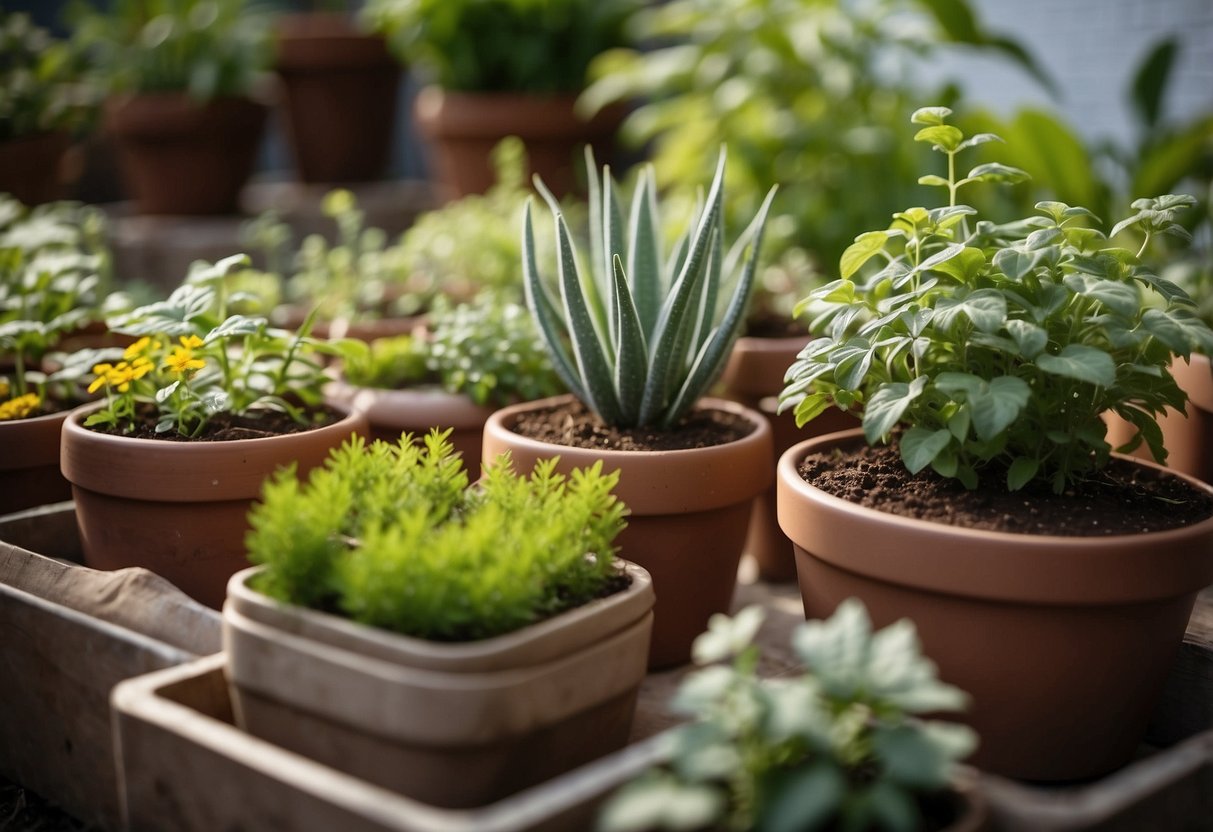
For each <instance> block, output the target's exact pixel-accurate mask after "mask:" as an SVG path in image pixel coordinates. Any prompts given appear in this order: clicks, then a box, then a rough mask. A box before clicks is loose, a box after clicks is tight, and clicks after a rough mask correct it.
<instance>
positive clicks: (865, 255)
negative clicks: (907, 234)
mask: <svg viewBox="0 0 1213 832" xmlns="http://www.w3.org/2000/svg"><path fill="white" fill-rule="evenodd" d="M888 241H889V237H888V235H887V234H886V233H885V232H883V231H868V232H866V233H864V234H860V235H859V236H858V237H856V238H855V242H853V243H851V245H849V246H847V249H846V251H844V252H843V253H842V257H841V258H840V259H839V261H838V268H839V275H840V276H841V277H842V278H843V279H844V280H847V279H849V278H850V277H852V276H853V275H854V274H855V273H856V272H857V271H859V270H860V269H861V268H862V267H863V264H864V263H866V262H868V261H869V260H871V259H872V258H873V257H875V256H876V255H877V254H878V253H880V252H881V251H883V250H884V247H885V245H886V244H887V243H888Z"/></svg>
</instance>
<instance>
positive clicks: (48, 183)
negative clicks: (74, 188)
mask: <svg viewBox="0 0 1213 832" xmlns="http://www.w3.org/2000/svg"><path fill="white" fill-rule="evenodd" d="M70 143H71V140H70V138H69V136H68V135H67V133H64V132H62V131H54V132H50V133H36V134H34V135H32V136H22V137H21V138H19V139H13V140H12V141H8V142H0V193H8V194H11V195H12V196H14V197H16V198H17V199H18V200H20V201H21V202H23V203H24V204H26V205H41V204H42V203H44V202H53V201H54V200H56V199H60V198H62V191H63V183H62V181H61V180H60V165H61V164H62V162H63V156H64V154H65V153H67V148H68V145H69V144H70Z"/></svg>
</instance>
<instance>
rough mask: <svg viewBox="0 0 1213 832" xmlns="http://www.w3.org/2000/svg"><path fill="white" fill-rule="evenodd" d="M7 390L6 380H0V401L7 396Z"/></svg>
mask: <svg viewBox="0 0 1213 832" xmlns="http://www.w3.org/2000/svg"><path fill="white" fill-rule="evenodd" d="M8 390H9V386H8V379H6V378H0V399H2V398H4V397H5V396H7V395H8Z"/></svg>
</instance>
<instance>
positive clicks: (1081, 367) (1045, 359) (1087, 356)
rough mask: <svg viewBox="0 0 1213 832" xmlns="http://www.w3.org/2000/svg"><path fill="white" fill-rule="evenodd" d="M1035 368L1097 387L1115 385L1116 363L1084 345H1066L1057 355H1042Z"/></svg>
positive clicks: (1101, 351)
mask: <svg viewBox="0 0 1213 832" xmlns="http://www.w3.org/2000/svg"><path fill="white" fill-rule="evenodd" d="M1036 366H1037V367H1039V368H1040V369H1042V370H1044V371H1045V372H1046V373H1051V374H1052V375H1055V376H1064V377H1066V378H1072V379H1075V380H1077V381H1085V382H1088V383H1090V384H1094V385H1096V386H1098V387H1111V386H1112V385H1113V384H1115V383H1116V363H1115V362H1114V361H1113V360H1112V356H1110V355H1108V354H1107V353H1106V352H1104V351H1103V350H1100V349H1096V348H1095V347H1089V346H1086V345H1085V344H1067V345H1066V346H1065V347H1063V348H1062V350H1061V352H1060V353H1058V354H1057V355H1049V354H1047V353H1046V354H1044V355H1041V356H1039V357H1038V358H1037V359H1036Z"/></svg>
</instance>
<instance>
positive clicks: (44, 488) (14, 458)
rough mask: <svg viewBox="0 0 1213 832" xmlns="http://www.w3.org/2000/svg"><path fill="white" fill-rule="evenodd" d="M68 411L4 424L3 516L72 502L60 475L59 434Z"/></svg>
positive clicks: (0, 462)
mask: <svg viewBox="0 0 1213 832" xmlns="http://www.w3.org/2000/svg"><path fill="white" fill-rule="evenodd" d="M67 415H68V411H63V412H62V413H51V414H48V415H46V416H35V417H34V418H32V419H15V420H12V421H3V422H0V514H9V513H11V512H14V511H22V510H24V509H27V508H33V507H34V506H42V505H46V504H47V503H58V502H61V501H62V500H70V499H71V498H72V489H71V485H70V484H69V483H68V481H67V480H65V479H64V478H63V475H62V474H61V473H59V434H60V432H61V431H62V429H63V422H64V420H65V419H67Z"/></svg>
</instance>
